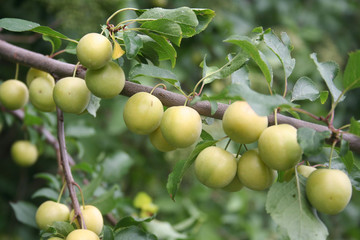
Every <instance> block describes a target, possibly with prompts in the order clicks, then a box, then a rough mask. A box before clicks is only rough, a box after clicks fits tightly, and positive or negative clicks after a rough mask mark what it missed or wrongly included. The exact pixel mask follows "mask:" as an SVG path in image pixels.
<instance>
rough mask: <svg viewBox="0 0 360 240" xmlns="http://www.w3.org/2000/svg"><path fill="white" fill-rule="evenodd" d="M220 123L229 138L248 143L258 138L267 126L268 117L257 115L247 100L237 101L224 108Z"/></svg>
mask: <svg viewBox="0 0 360 240" xmlns="http://www.w3.org/2000/svg"><path fill="white" fill-rule="evenodd" d="M222 123H223V128H224V132H225V133H226V135H228V136H229V137H230V139H231V140H233V141H235V142H238V143H242V144H248V143H252V142H255V141H256V140H258V138H259V136H260V134H261V133H262V132H263V131H264V130H265V128H267V126H268V119H267V117H266V116H263V117H262V116H259V115H257V114H256V112H254V110H253V109H252V108H251V107H250V105H249V104H248V103H247V102H244V101H237V102H234V103H232V104H231V105H230V106H229V107H228V108H227V109H226V110H225V113H224V116H223V119H222Z"/></svg>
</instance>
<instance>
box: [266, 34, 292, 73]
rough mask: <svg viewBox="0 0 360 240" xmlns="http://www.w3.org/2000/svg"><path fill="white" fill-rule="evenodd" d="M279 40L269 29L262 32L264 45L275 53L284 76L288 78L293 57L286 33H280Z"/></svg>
mask: <svg viewBox="0 0 360 240" xmlns="http://www.w3.org/2000/svg"><path fill="white" fill-rule="evenodd" d="M281 38H282V39H281V40H280V39H279V38H278V37H277V36H276V35H275V34H274V33H273V31H269V32H267V33H265V34H264V42H265V43H266V45H267V46H268V47H269V48H270V49H271V51H273V52H274V53H275V55H276V56H277V57H278V59H279V60H280V62H281V64H282V66H283V69H284V72H285V76H286V78H288V77H289V76H290V75H291V73H292V71H293V70H294V67H295V59H294V58H291V55H290V52H291V50H290V49H291V46H290V44H291V43H290V39H289V37H288V35H287V34H286V33H285V32H283V33H281Z"/></svg>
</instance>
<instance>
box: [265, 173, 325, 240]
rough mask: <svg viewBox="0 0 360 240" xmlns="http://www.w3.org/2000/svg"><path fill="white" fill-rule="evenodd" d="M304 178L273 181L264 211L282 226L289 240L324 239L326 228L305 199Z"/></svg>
mask: <svg viewBox="0 0 360 240" xmlns="http://www.w3.org/2000/svg"><path fill="white" fill-rule="evenodd" d="M305 184H306V179H305V178H303V177H302V176H300V175H299V182H298V183H297V178H296V177H294V178H292V180H290V181H289V182H282V183H280V182H276V183H274V184H273V185H272V186H271V188H270V190H269V192H268V195H267V200H266V211H267V212H268V213H269V214H270V215H271V217H272V218H273V220H274V221H275V222H276V223H277V224H278V225H279V226H281V228H284V229H285V230H286V232H287V234H288V236H289V238H290V239H291V240H302V239H312V240H324V239H326V238H327V236H328V234H329V233H328V230H327V228H326V226H325V225H324V223H323V222H322V221H321V220H320V219H319V218H318V216H317V215H316V213H315V212H314V211H313V209H312V207H311V205H310V204H309V202H308V201H307V199H306V193H305Z"/></svg>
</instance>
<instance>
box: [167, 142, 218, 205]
mask: <svg viewBox="0 0 360 240" xmlns="http://www.w3.org/2000/svg"><path fill="white" fill-rule="evenodd" d="M216 142H217V141H216V140H211V141H202V142H200V143H198V144H197V145H196V147H195V148H194V150H193V151H192V152H191V154H190V156H189V157H188V158H187V159H186V160H180V161H178V162H177V163H176V165H175V167H174V169H173V171H172V172H171V173H170V174H169V177H168V181H167V183H166V189H167V191H168V193H169V195H170V197H171V199H173V200H174V199H175V195H176V193H177V191H178V189H179V187H180V183H181V180H182V178H183V176H184V174H185V172H186V171H187V170H188V169H189V167H190V166H191V165H192V164H193V162H194V161H195V159H196V157H197V155H199V153H200V152H201V151H202V150H204V149H205V148H207V147H210V146H212V145H215V144H216Z"/></svg>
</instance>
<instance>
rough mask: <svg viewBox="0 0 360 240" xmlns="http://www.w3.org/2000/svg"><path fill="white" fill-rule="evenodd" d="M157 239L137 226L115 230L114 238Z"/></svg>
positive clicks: (127, 239) (122, 239) (123, 239)
mask: <svg viewBox="0 0 360 240" xmlns="http://www.w3.org/2000/svg"><path fill="white" fill-rule="evenodd" d="M134 239H136V240H157V237H156V236H155V235H153V234H150V233H147V232H145V231H144V230H142V229H140V228H139V227H135V226H131V227H129V228H125V229H123V230H120V231H118V232H116V234H115V240H134Z"/></svg>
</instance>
